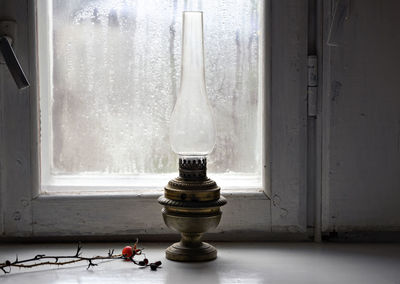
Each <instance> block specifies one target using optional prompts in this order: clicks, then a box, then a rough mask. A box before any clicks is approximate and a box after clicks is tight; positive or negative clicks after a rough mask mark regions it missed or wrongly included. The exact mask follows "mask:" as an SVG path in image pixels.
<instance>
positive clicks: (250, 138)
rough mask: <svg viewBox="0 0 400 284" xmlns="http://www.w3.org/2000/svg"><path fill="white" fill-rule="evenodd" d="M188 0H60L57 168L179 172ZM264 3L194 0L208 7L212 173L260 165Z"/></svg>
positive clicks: (249, 170) (52, 141)
mask: <svg viewBox="0 0 400 284" xmlns="http://www.w3.org/2000/svg"><path fill="white" fill-rule="evenodd" d="M50 1H51V0H50ZM188 2H190V1H187V0H174V1H165V0H159V1H157V0H137V1H133V0H132V1H129V0H125V1H123V0H120V1H118V0H74V1H64V0H52V8H50V9H51V11H52V16H51V22H52V26H51V27H52V28H51V29H52V31H51V32H52V40H51V41H50V42H51V43H52V47H51V52H52V54H53V55H52V64H51V65H50V66H51V67H50V69H51V70H49V72H50V74H52V85H53V88H52V93H51V94H49V99H47V100H45V99H43V97H44V96H45V95H46V94H42V101H41V104H42V106H43V104H48V105H47V108H46V107H42V122H43V121H49V122H48V125H49V127H48V129H47V131H48V132H49V133H42V137H48V144H49V145H48V147H46V148H44V147H43V149H42V151H43V152H46V151H51V152H50V153H48V155H45V156H46V157H48V159H49V161H48V167H49V172H50V174H51V175H77V174H80V175H82V174H88V175H91V174H103V175H104V174H106V175H108V174H109V175H143V174H157V173H170V172H176V169H177V161H176V159H177V158H176V155H175V154H174V153H173V152H172V151H171V149H170V145H169V137H168V121H169V117H170V114H171V112H172V108H173V105H174V102H175V100H176V93H177V89H178V87H179V78H180V60H181V21H182V11H184V10H187V9H190V8H193V7H187V6H186V5H188V4H187V3H188ZM258 6H259V1H258V0H253V1H249V0H239V1H238V0H225V1H214V0H203V1H198V3H197V7H195V8H197V9H200V10H203V11H204V24H205V31H204V32H205V61H206V84H207V91H208V96H209V99H210V102H211V104H212V107H213V112H214V118H215V122H216V125H217V143H216V148H215V149H214V152H213V153H212V154H211V155H210V157H209V170H210V172H213V173H243V174H247V175H256V176H258V175H259V173H260V159H261V153H260V135H261V134H260V133H259V131H258V130H259V127H260V125H259V123H260V113H259V92H258V79H259V61H258V55H259V39H258V35H259V19H258V17H259V7H258ZM49 7H51V5H50V6H49ZM50 46H51V45H50ZM45 109H47V110H48V111H47V113H43V110H45ZM43 116H46V119H44V118H43ZM43 130H44V131H46V127H43ZM44 139H46V138H44ZM43 164H46V161H44V163H43Z"/></svg>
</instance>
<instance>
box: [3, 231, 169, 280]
mask: <svg viewBox="0 0 400 284" xmlns="http://www.w3.org/2000/svg"><path fill="white" fill-rule="evenodd" d="M138 242H139V240H138V239H136V242H135V244H134V248H135V249H134V254H133V255H132V256H131V257H129V258H127V257H125V256H123V255H122V254H114V250H111V249H109V250H108V254H107V255H106V256H94V257H83V256H82V246H81V243H78V247H77V249H76V253H75V254H74V255H70V256H58V255H57V256H50V255H45V254H37V255H35V256H34V257H32V258H28V259H24V260H18V256H16V258H15V261H13V262H10V261H9V260H7V261H5V262H4V263H0V269H1V270H2V271H3V272H4V273H5V274H7V273H10V271H11V267H19V268H32V267H36V266H41V265H57V266H60V265H66V264H72V263H77V262H81V261H87V262H88V266H87V269H89V268H90V267H93V266H97V265H98V264H97V263H94V261H97V260H115V259H124V260H129V261H131V262H133V263H134V264H136V265H140V266H143V265H142V261H139V262H137V261H136V260H134V257H135V256H136V255H141V254H142V249H136V245H137V244H138ZM51 260H52V261H51ZM63 260H64V261H63ZM146 260H147V259H146ZM32 262H33V263H32ZM160 263H161V262H160ZM146 264H147V263H146ZM7 267H8V268H9V270H8V271H7V270H6V268H7Z"/></svg>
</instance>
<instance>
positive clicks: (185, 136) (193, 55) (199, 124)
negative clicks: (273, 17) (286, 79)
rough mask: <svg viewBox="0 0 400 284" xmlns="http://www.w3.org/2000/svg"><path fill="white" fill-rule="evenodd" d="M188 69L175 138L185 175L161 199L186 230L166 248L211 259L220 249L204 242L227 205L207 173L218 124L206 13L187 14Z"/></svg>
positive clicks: (173, 125)
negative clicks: (209, 81)
mask: <svg viewBox="0 0 400 284" xmlns="http://www.w3.org/2000/svg"><path fill="white" fill-rule="evenodd" d="M182 40H183V43H182V72H181V74H182V75H181V85H180V90H179V94H178V98H177V101H176V104H175V107H174V111H173V113H172V116H171V122H170V143H171V147H172V150H173V151H174V152H175V153H176V154H178V155H179V177H177V178H175V179H173V180H171V181H169V183H168V185H167V186H166V187H165V188H164V195H163V196H161V197H160V198H159V199H158V201H159V203H160V204H161V205H163V206H164V207H163V209H162V214H163V218H164V221H165V224H166V225H167V226H168V227H169V228H172V229H174V230H176V231H178V232H180V233H181V241H180V242H178V243H175V244H173V245H171V246H170V247H169V248H167V250H166V257H167V259H170V260H176V261H192V262H193V261H206V260H212V259H215V258H216V257H217V250H216V249H215V248H214V247H213V246H211V245H210V244H207V243H205V242H202V241H201V238H202V235H203V233H205V232H206V231H208V230H210V229H213V228H215V227H217V225H218V224H219V221H220V219H221V214H222V213H221V210H220V207H221V206H223V205H225V204H226V200H225V198H224V197H222V196H221V195H220V187H218V186H217V184H216V183H215V181H213V180H211V179H209V178H208V177H207V155H208V154H209V153H211V151H212V150H213V148H214V145H215V125H214V121H213V117H212V113H211V107H210V105H209V102H208V99H207V94H206V86H205V72H204V44H203V13H202V12H184V13H183V37H182Z"/></svg>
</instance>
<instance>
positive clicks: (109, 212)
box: [0, 0, 308, 240]
mask: <svg viewBox="0 0 400 284" xmlns="http://www.w3.org/2000/svg"><path fill="white" fill-rule="evenodd" d="M36 2H37V1H29V0H20V1H15V2H13V1H9V4H8V5H7V7H6V8H7V9H5V12H3V13H7V14H9V16H10V17H14V18H15V19H16V21H17V23H18V30H19V33H18V36H17V39H16V40H15V44H14V47H15V48H16V53H17V55H18V56H19V57H20V60H21V64H22V67H23V68H24V69H25V70H28V72H27V73H28V76H29V78H30V81H31V82H32V84H31V87H30V88H29V89H27V90H24V91H17V90H16V88H15V86H14V85H13V84H14V82H13V81H12V80H10V78H9V74H7V72H6V71H4V70H5V69H4V68H3V71H2V73H1V75H2V76H1V79H0V80H1V81H0V83H1V85H0V87H1V88H3V92H2V94H5V95H4V96H2V97H1V98H0V106H1V111H2V116H1V118H0V127H1V128H0V134H1V140H0V151H1V157H2V161H3V163H2V165H1V173H0V174H1V176H0V178H1V191H0V197H1V203H0V231H1V232H2V234H1V237H0V238H15V237H24V238H43V237H46V238H49V237H50V238H51V237H53V238H57V239H58V238H71V237H74V238H77V237H79V238H88V239H96V238H97V239H98V238H101V237H107V238H117V239H118V238H129V237H136V236H140V237H141V238H142V239H151V238H153V239H154V238H155V239H161V238H162V237H165V236H169V235H171V234H173V235H174V236H176V233H174V232H173V231H171V230H169V229H168V228H167V227H166V225H165V224H164V222H163V220H162V217H161V206H160V205H159V204H158V203H157V198H158V197H159V196H160V192H159V191H158V192H154V191H143V192H131V193H120V192H111V193H107V194H104V193H101V192H93V193H90V194H85V195H80V194H63V193H59V194H51V195H49V194H41V193H40V186H39V185H40V178H39V177H40V148H39V141H40V124H39V121H38V120H39V117H40V116H39V113H40V110H39V104H38V99H39V93H38V92H37V89H38V88H37V87H38V80H37V79H38V70H37V67H36V66H37V62H36V58H37V55H36V53H37V52H38V50H37V38H36V36H35V35H36V34H37V32H36V30H37V26H36V4H37V3H36ZM307 11H308V1H307V0H301V1H288V0H285V1H278V0H270V1H269V0H265V1H264V9H263V13H264V17H263V18H264V19H269V20H268V21H264V22H263V25H264V29H263V30H264V31H265V34H263V35H262V38H263V45H264V49H263V50H264V54H261V58H263V59H262V60H263V62H264V68H263V69H262V74H261V77H260V78H262V81H263V82H265V83H264V85H263V86H264V88H263V90H262V92H263V94H264V95H263V99H264V102H263V110H262V117H263V119H264V126H263V130H262V132H263V138H264V140H263V141H264V143H263V153H264V154H263V157H264V161H263V172H262V174H263V188H262V189H257V190H254V189H246V188H243V189H241V190H235V191H233V190H223V195H224V196H225V197H226V198H227V200H228V205H226V206H225V207H223V208H222V211H223V217H222V221H221V224H220V225H219V226H218V228H217V229H216V230H215V231H214V232H212V233H210V234H209V238H211V239H218V240H229V239H236V240H237V239H242V240H250V239H258V240H267V239H276V238H277V236H280V235H281V234H282V233H290V235H291V236H292V237H293V236H297V238H299V239H305V238H307V228H306V196H307V194H306V193H307V192H306V148H307V135H306V133H307V131H306V130H307V129H306V126H307V125H306V118H307V117H306V111H307V105H306V99H305V96H306V89H307ZM266 59H269V60H266ZM260 81H261V80H260ZM265 86H268V87H265ZM5 137H7V138H6V139H5ZM166 182H167V181H166ZM217 182H218V180H217ZM243 232H245V233H246V234H243Z"/></svg>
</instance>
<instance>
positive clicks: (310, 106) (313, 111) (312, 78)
mask: <svg viewBox="0 0 400 284" xmlns="http://www.w3.org/2000/svg"><path fill="white" fill-rule="evenodd" d="M307 69H308V84H307V114H308V116H311V117H315V116H317V112H318V110H317V103H318V102H317V100H318V60H317V56H316V55H309V56H308V62H307Z"/></svg>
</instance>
